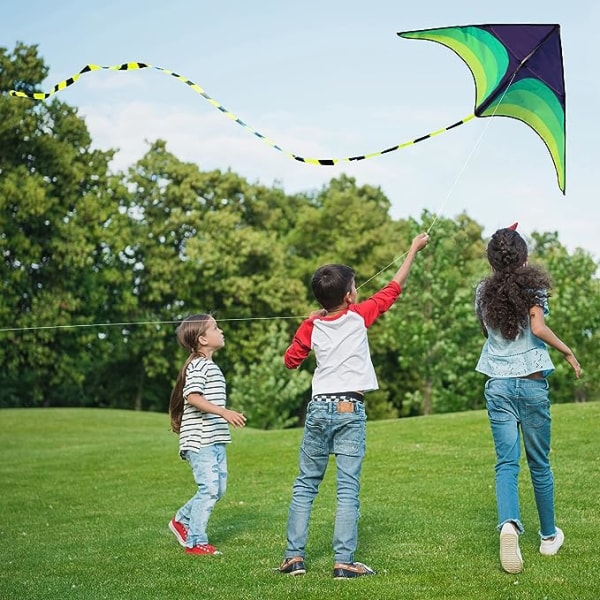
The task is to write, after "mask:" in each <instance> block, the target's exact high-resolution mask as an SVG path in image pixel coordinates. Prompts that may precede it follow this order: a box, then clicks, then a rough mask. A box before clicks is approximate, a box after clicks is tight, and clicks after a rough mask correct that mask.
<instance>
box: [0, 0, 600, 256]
mask: <svg viewBox="0 0 600 600" xmlns="http://www.w3.org/2000/svg"><path fill="white" fill-rule="evenodd" d="M494 22H496V23H559V24H560V25H561V30H562V45H563V55H564V64H565V80H566V89H567V177H566V181H567V193H566V196H563V195H562V193H561V192H560V190H559V189H558V186H557V184H556V177H555V172H554V167H553V165H552V161H551V159H550V155H549V153H548V152H547V150H546V148H545V146H544V144H543V143H542V141H541V140H540V139H539V138H538V137H537V136H536V135H535V134H534V133H533V131H531V130H530V129H529V128H528V127H527V126H526V125H524V124H522V123H519V122H516V121H513V120H512V119H506V118H492V119H475V120H473V121H471V122H469V123H467V124H465V125H463V126H462V127H459V128H457V129H455V130H453V131H450V132H448V133H444V134H442V135H440V136H437V137H435V138H434V139H432V140H429V141H425V142H423V143H420V144H417V145H415V146H412V147H409V148H407V149H403V150H399V151H397V152H393V153H391V154H389V155H387V156H384V157H378V158H375V159H371V160H366V161H361V162H357V163H352V164H342V165H338V166H335V167H327V168H326V167H316V166H310V165H305V164H301V163H297V162H296V161H294V160H292V159H290V158H289V157H287V156H285V155H284V154H282V153H279V152H277V151H275V150H273V149H272V148H271V147H269V146H268V145H267V144H265V143H263V142H261V141H260V140H258V139H257V138H256V137H255V136H253V135H251V134H250V133H249V132H248V131H247V130H244V129H243V128H242V127H239V126H238V125H236V124H235V123H232V122H231V121H230V120H229V119H227V118H226V117H224V116H223V115H222V114H221V113H220V112H218V111H217V110H215V108H214V107H212V106H211V105H210V104H208V103H207V102H206V101H205V100H204V99H202V98H201V97H200V96H199V95H197V94H195V93H194V92H193V91H191V90H190V89H189V88H188V87H187V86H185V85H183V84H182V83H180V82H178V81H176V80H175V79H173V78H172V77H167V76H165V75H164V74H161V73H159V72H157V71H154V70H144V71H138V72H127V73H114V72H108V71H101V72H96V73H91V74H88V75H85V76H83V77H82V78H81V79H80V80H79V82H78V83H77V84H75V85H74V86H72V87H70V88H68V89H67V90H65V91H63V92H61V93H60V98H61V100H63V101H64V102H67V103H69V104H70V105H72V106H75V107H77V108H78V111H79V114H80V115H81V116H82V117H83V118H85V120H86V122H87V125H88V128H89V130H90V132H91V134H92V137H93V139H94V144H95V145H96V146H98V147H100V148H103V149H106V148H117V149H119V152H118V154H117V156H116V158H115V161H114V164H113V167H114V168H115V169H126V168H127V167H128V166H129V165H131V164H133V163H134V162H135V161H136V160H137V159H139V158H140V157H141V156H142V155H143V154H144V153H145V151H146V149H147V147H148V145H147V144H148V141H152V140H155V139H157V138H161V139H165V140H166V141H167V147H168V148H169V149H170V150H171V151H172V152H173V153H174V154H175V155H176V156H178V157H179V158H180V159H182V160H188V161H193V162H195V163H197V164H198V165H199V167H200V168H201V169H213V168H219V169H228V168H230V169H231V170H232V171H234V172H236V173H239V174H240V175H243V176H245V177H247V178H248V179H249V180H250V181H251V182H261V183H264V184H266V185H272V184H274V183H275V182H278V183H279V184H280V185H281V186H282V187H283V188H284V189H285V190H286V191H288V192H290V193H291V192H296V191H300V190H312V189H318V188H320V187H321V186H323V185H324V184H326V183H327V182H328V181H329V180H330V179H331V178H332V177H335V176H338V175H340V174H341V173H346V174H348V175H350V176H353V177H355V178H356V180H357V182H358V183H359V184H366V183H368V184H372V185H377V186H380V187H381V188H382V189H383V191H384V192H385V194H386V195H387V196H388V197H389V199H390V201H391V203H392V215H393V216H394V217H396V218H404V217H409V216H413V217H418V216H419V215H420V214H421V211H422V210H423V209H424V208H425V209H428V210H430V211H431V212H433V213H436V214H440V215H443V216H445V217H450V218H454V217H455V216H456V215H458V214H459V213H461V212H466V213H467V214H468V215H469V216H470V217H472V218H473V219H475V220H476V221H478V222H479V223H480V224H481V225H483V226H484V227H485V233H486V234H491V233H492V232H493V231H494V230H495V229H497V228H498V227H503V226H506V225H509V224H511V223H513V222H514V221H519V223H520V227H519V230H520V231H521V232H522V233H523V234H525V235H528V234H529V233H531V232H532V231H557V232H558V234H559V240H560V241H561V242H562V243H563V244H564V245H566V246H567V247H568V248H569V249H570V250H574V249H575V248H576V247H582V248H584V249H585V250H587V251H588V252H590V253H592V254H593V255H594V257H595V258H596V259H597V260H600V202H598V191H597V186H596V184H595V183H593V182H592V178H593V174H594V172H595V169H596V168H597V166H596V163H597V162H598V157H599V153H598V150H597V146H596V139H597V135H596V133H595V131H596V130H597V127H596V125H595V112H596V111H595V108H596V105H597V102H598V98H600V84H599V78H598V76H597V71H598V66H597V59H598V56H599V51H598V46H597V42H596V37H597V36H596V31H597V24H598V22H600V3H598V2H597V0H578V1H577V2H568V3H567V2H563V1H558V0H545V1H542V0H530V1H529V2H523V0H519V1H517V0H504V2H500V3H496V4H491V3H482V2H473V1H467V0H454V1H453V2H447V0H443V1H442V0H422V1H420V2H401V1H400V0H372V1H371V2H365V1H364V0H363V1H356V0H326V1H325V0H320V1H315V0H304V1H303V2H291V1H286V0H259V1H257V2H248V1H247V0H232V1H230V2H227V3H220V2H207V1H203V0H195V1H191V0H171V1H170V2H165V1H163V2H157V1H155V0H145V1H142V0H133V1H127V0H121V2H115V1H113V0H104V1H103V2H87V1H86V0H80V1H74V0H62V1H61V0H56V1H54V2H47V1H45V0H30V1H29V2H20V1H17V0H4V1H3V2H2V4H1V6H0V46H2V47H4V48H6V49H8V50H9V51H10V50H12V49H13V48H14V46H15V43H16V42H17V41H22V42H25V43H27V44H37V45H38V47H39V53H40V55H41V56H42V57H43V59H44V60H45V62H46V64H47V65H48V66H49V68H50V73H49V76H48V79H47V80H46V82H45V85H44V90H45V91H46V90H49V89H50V88H51V87H52V86H53V85H54V84H55V83H57V82H58V81H61V80H63V79H65V78H67V77H69V76H71V75H73V74H75V73H76V72H78V71H79V70H80V69H81V68H82V67H83V66H84V65H86V64H88V63H94V64H99V65H114V64H120V63H123V62H131V61H142V62H147V63H150V64H153V65H158V66H161V67H165V68H167V69H171V70H173V71H176V72H178V73H181V74H182V75H184V76H186V77H187V78H189V79H191V80H192V81H194V82H196V83H197V84H199V85H200V86H201V87H202V88H204V89H205V90H206V92H207V93H208V94H210V95H211V96H212V97H213V98H215V99H216V100H217V101H218V102H220V103H221V104H223V105H224V106H225V107H227V108H228V109H229V110H230V111H232V112H233V113H234V114H236V115H237V116H238V117H240V118H241V119H242V120H243V121H245V122H246V123H247V124H248V125H250V126H251V127H253V128H254V129H256V130H258V131H260V132H261V133H263V134H265V135H267V136H268V137H270V138H271V139H272V140H273V141H274V142H276V143H277V144H279V145H280V146H282V147H283V148H285V149H286V150H289V151H290V152H293V153H295V154H298V155H300V156H305V157H323V158H339V157H345V156H351V155H355V154H363V153H368V152H372V151H376V150H381V149H383V148H386V147H388V146H392V145H394V144H397V143H400V142H404V141H407V140H411V139H414V138H416V137H419V136H420V135H423V134H426V133H429V132H431V131H435V130H437V129H439V128H441V127H444V126H446V125H449V124H451V123H454V122H456V121H457V120H459V119H461V118H463V117H466V116H468V115H470V114H471V113H472V112H473V103H474V97H475V90H474V85H473V81H472V77H471V74H470V72H469V70H468V68H467V67H466V66H465V65H464V63H463V62H462V61H461V60H460V59H459V58H458V57H457V56H456V55H455V54H454V53H453V52H451V51H450V50H448V49H446V48H443V47H442V46H440V45H438V44H433V43H430V42H420V41H414V40H412V41H411V40H406V39H402V38H400V37H398V36H397V35H396V32H398V31H406V30H413V29H423V28H427V27H442V26H447V25H469V24H479V23H494ZM431 233H432V235H438V236H439V235H444V231H443V229H442V228H436V226H435V225H434V228H433V229H432V231H431ZM402 243H405V244H407V243H408V240H407V241H405V242H404V241H399V252H402V251H404V250H406V248H403V247H402Z"/></svg>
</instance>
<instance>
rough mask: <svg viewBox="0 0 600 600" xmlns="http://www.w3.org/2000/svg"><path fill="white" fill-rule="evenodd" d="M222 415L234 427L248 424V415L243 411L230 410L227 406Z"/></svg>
mask: <svg viewBox="0 0 600 600" xmlns="http://www.w3.org/2000/svg"><path fill="white" fill-rule="evenodd" d="M222 417H223V418H224V419H225V420H226V421H227V422H228V423H229V424H230V425H233V426H234V427H244V425H246V417H245V416H244V415H243V414H242V413H239V412H236V411H235V410H229V409H228V408H226V409H225V412H223V415H222Z"/></svg>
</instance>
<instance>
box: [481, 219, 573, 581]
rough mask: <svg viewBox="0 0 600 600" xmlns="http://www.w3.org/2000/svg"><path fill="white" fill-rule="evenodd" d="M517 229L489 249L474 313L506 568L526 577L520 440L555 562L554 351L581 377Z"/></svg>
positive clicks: (545, 550) (544, 277)
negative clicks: (551, 319) (549, 318)
mask: <svg viewBox="0 0 600 600" xmlns="http://www.w3.org/2000/svg"><path fill="white" fill-rule="evenodd" d="M516 226H517V224H516V223H515V225H512V226H511V227H507V228H504V229H499V230H498V231H496V233H494V235H493V236H492V238H491V240H490V242H489V244H488V247H487V258H488V261H489V264H490V266H491V268H492V274H491V275H490V276H489V277H487V278H485V279H484V280H483V281H481V282H480V284H479V285H478V287H477V291H476V298H475V309H476V313H477V317H478V318H479V321H480V323H481V326H482V330H483V334H484V336H485V337H486V341H485V343H484V345H483V349H482V352H481V356H480V358H479V362H478V363H477V367H476V370H477V371H479V372H480V373H484V374H485V375H487V376H488V377H489V379H488V380H487V381H486V384H485V388H484V394H485V399H486V405H487V411H488V416H489V420H490V427H491V431H492V437H493V439H494V446H495V451H496V466H495V471H496V503H497V510H498V530H499V531H500V563H501V565H502V568H503V569H504V570H505V571H506V572H508V573H520V572H521V571H522V569H523V558H522V556H521V551H520V548H519V535H520V534H521V533H523V525H522V523H521V516H520V509H519V489H518V476H519V462H520V458H521V437H522V438H523V446H524V448H525V454H526V457H527V464H528V465H529V471H530V474H531V482H532V484H533V490H534V496H535V503H536V507H537V512H538V516H539V520H540V531H539V534H540V538H541V541H540V547H539V551H540V553H541V554H543V555H547V556H552V555H554V554H556V553H557V552H558V550H559V549H560V547H561V546H562V544H563V542H564V534H563V532H562V530H561V529H560V528H558V527H557V526H556V524H555V522H554V478H553V475H552V470H551V468H550V461H549V453H550V435H551V425H550V423H551V417H550V400H549V395H548V390H549V388H548V381H547V379H546V378H547V377H548V375H550V374H551V373H552V372H553V371H554V365H553V364H552V360H551V359H550V355H549V353H548V349H547V345H548V346H551V347H552V348H554V349H556V350H558V351H559V352H561V353H562V354H563V355H564V357H565V359H566V360H567V362H568V363H569V364H570V365H571V367H572V368H573V370H574V371H575V376H576V377H579V376H580V373H581V367H580V365H579V362H578V361H577V359H576V358H575V355H574V354H573V352H572V351H571V349H570V348H569V347H568V346H567V345H566V344H565V343H564V342H562V341H561V340H560V339H559V338H558V337H557V336H556V334H555V333H554V332H553V331H552V330H551V329H550V327H548V325H546V323H545V321H544V316H545V315H547V314H548V312H549V310H548V297H549V295H550V287H551V281H550V277H549V275H548V274H547V273H546V272H545V271H544V270H542V269H541V268H539V267H536V266H533V265H529V264H528V263H527V244H526V243H525V241H524V240H523V238H522V237H521V236H520V235H519V234H518V233H517V231H516Z"/></svg>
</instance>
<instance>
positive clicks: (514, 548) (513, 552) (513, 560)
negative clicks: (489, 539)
mask: <svg viewBox="0 0 600 600" xmlns="http://www.w3.org/2000/svg"><path fill="white" fill-rule="evenodd" d="M500 564H501V565H502V568H503V569H504V570H505V571H506V572H507V573H520V572H521V571H522V570H523V557H522V556H521V549H520V548H519V534H518V532H517V530H516V528H515V526H514V525H513V524H512V523H504V525H502V529H501V531H500Z"/></svg>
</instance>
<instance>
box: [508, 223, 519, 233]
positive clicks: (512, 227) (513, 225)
mask: <svg viewBox="0 0 600 600" xmlns="http://www.w3.org/2000/svg"><path fill="white" fill-rule="evenodd" d="M518 225H519V223H518V222H516V223H513V224H512V225H511V226H510V227H507V228H506V229H512V230H513V231H516V230H517V227H518Z"/></svg>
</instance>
